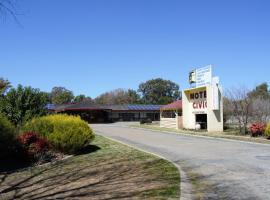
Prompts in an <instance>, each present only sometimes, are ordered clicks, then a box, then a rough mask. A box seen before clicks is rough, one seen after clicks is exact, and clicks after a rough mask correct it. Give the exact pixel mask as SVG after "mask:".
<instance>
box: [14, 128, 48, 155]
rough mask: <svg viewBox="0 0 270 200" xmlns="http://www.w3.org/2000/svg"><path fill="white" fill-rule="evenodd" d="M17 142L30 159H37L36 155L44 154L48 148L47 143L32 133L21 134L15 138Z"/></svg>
mask: <svg viewBox="0 0 270 200" xmlns="http://www.w3.org/2000/svg"><path fill="white" fill-rule="evenodd" d="M17 140H18V142H19V143H20V144H21V146H22V148H23V149H24V151H25V152H26V153H27V155H28V156H31V157H38V154H42V153H45V152H46V151H48V150H49V148H50V145H49V143H48V141H47V140H46V139H45V138H42V137H40V136H39V135H37V134H36V133H34V132H26V133H23V134H21V135H19V136H18V137H17Z"/></svg>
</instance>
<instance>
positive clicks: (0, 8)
mask: <svg viewBox="0 0 270 200" xmlns="http://www.w3.org/2000/svg"><path fill="white" fill-rule="evenodd" d="M8 15H10V16H11V17H12V18H13V19H14V20H15V21H16V22H17V23H18V24H20V23H19V20H18V18H17V16H18V13H17V9H16V0H0V17H3V18H5V17H7V16H8Z"/></svg>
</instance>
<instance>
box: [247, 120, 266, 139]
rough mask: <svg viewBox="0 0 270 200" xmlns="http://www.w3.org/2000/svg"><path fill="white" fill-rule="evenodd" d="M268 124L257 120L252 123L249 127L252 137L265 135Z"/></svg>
mask: <svg viewBox="0 0 270 200" xmlns="http://www.w3.org/2000/svg"><path fill="white" fill-rule="evenodd" d="M265 128H266V125H265V124H264V123H260V122H256V123H253V124H251V126H250V127H249V131H250V133H251V136H252V137H257V136H259V135H263V133H264V131H265Z"/></svg>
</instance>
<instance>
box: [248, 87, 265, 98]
mask: <svg viewBox="0 0 270 200" xmlns="http://www.w3.org/2000/svg"><path fill="white" fill-rule="evenodd" d="M248 96H249V97H251V98H254V99H256V98H263V99H267V98H270V91H269V90H268V84H267V83H262V84H260V85H257V86H256V88H255V89H254V90H252V91H251V92H250V93H249V94H248Z"/></svg>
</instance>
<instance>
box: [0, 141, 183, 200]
mask: <svg viewBox="0 0 270 200" xmlns="http://www.w3.org/2000/svg"><path fill="white" fill-rule="evenodd" d="M92 150H95V151H94V152H91V153H87V154H84V155H78V156H74V157H71V158H68V159H66V160H62V161H59V162H57V163H54V164H47V165H44V166H39V167H32V168H26V169H22V170H20V171H16V172H13V173H7V172H6V173H0V199H31V200H35V199H93V200H94V199H142V198H143V199H179V196H180V191H179V188H180V186H179V184H180V177H179V172H178V170H177V168H176V167H175V166H174V165H173V164H171V163H169V162H168V161H165V160H163V159H160V158H158V157H155V156H152V155H150V154H146V153H143V152H141V151H138V150H135V149H132V148H130V147H127V146H125V145H122V144H119V143H116V142H113V141H111V140H108V139H106V138H104V137H101V136H97V137H96V139H95V141H94V142H93V146H92Z"/></svg>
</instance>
